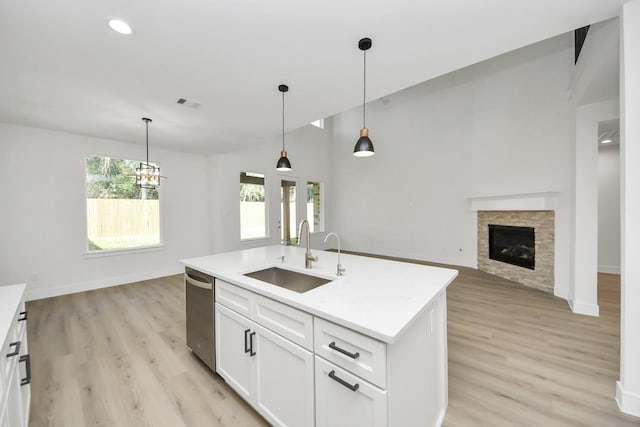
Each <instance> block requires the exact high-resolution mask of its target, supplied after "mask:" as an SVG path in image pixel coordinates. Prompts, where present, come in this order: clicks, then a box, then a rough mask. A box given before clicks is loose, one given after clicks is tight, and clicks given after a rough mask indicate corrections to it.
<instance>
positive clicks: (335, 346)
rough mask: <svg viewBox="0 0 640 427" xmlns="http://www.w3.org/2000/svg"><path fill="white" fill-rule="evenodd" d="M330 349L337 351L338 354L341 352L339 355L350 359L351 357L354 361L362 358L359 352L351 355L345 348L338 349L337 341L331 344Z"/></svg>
mask: <svg viewBox="0 0 640 427" xmlns="http://www.w3.org/2000/svg"><path fill="white" fill-rule="evenodd" d="M329 348H330V349H332V350H335V351H337V352H339V353H342V354H344V355H345V356H349V357H350V358H352V359H357V358H358V357H360V353H358V352H355V353H351V352H350V351H347V350H345V349H344V348H340V347H338V346H337V345H336V342H335V341H332V342H331V343H330V344H329Z"/></svg>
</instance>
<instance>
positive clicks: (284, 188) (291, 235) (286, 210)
mask: <svg viewBox="0 0 640 427" xmlns="http://www.w3.org/2000/svg"><path fill="white" fill-rule="evenodd" d="M280 228H281V233H280V241H281V242H282V243H284V244H285V245H295V244H296V242H297V241H298V239H297V237H296V234H297V233H296V182H295V181H288V180H285V179H283V180H281V181H280Z"/></svg>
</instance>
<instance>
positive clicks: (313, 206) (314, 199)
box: [307, 182, 324, 232]
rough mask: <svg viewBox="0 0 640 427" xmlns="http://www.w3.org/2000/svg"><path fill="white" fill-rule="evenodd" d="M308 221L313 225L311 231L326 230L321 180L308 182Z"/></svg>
mask: <svg viewBox="0 0 640 427" xmlns="http://www.w3.org/2000/svg"><path fill="white" fill-rule="evenodd" d="M307 221H309V225H311V228H310V231H313V232H317V231H324V221H323V214H322V204H321V193H320V183H319V182H307Z"/></svg>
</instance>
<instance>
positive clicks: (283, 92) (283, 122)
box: [282, 92, 284, 151]
mask: <svg viewBox="0 0 640 427" xmlns="http://www.w3.org/2000/svg"><path fill="white" fill-rule="evenodd" d="M282 151H284V92H282Z"/></svg>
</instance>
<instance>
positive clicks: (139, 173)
mask: <svg viewBox="0 0 640 427" xmlns="http://www.w3.org/2000/svg"><path fill="white" fill-rule="evenodd" d="M142 121H143V122H145V124H146V127H147V161H146V163H145V162H140V166H139V167H137V168H136V185H137V186H138V187H140V188H147V189H153V188H156V187H157V186H159V185H160V168H159V167H157V166H156V165H154V164H151V163H149V123H151V122H152V120H151V119H148V118H146V117H143V118H142Z"/></svg>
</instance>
